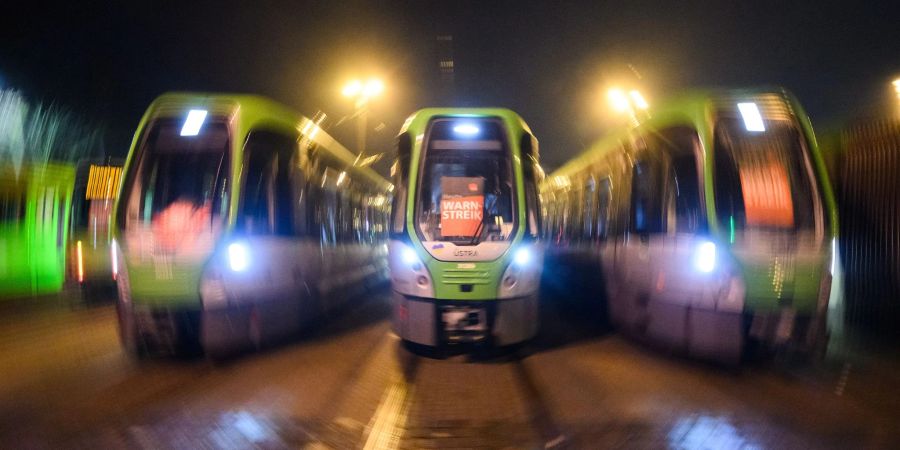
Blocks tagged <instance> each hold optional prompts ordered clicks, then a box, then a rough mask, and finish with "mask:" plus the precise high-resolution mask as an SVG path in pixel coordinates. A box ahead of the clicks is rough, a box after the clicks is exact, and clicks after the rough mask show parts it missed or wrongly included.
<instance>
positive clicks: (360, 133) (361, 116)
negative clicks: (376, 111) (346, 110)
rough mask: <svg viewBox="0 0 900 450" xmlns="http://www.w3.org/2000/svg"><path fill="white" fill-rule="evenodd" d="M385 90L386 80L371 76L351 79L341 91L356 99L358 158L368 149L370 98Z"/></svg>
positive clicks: (345, 95)
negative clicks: (367, 130) (364, 80)
mask: <svg viewBox="0 0 900 450" xmlns="http://www.w3.org/2000/svg"><path fill="white" fill-rule="evenodd" d="M383 92H384V82H382V81H381V80H379V79H378V78H370V79H369V80H367V81H366V82H362V81H360V80H351V81H350V82H348V83H347V84H346V85H345V86H344V89H342V90H341V93H342V94H343V95H344V97H348V98H351V99H354V100H355V101H354V103H353V105H354V107H355V109H356V110H355V112H354V115H355V116H356V118H357V119H356V123H357V134H356V144H357V147H358V151H359V155H358V156H357V159H359V157H361V156H362V155H363V153H365V151H366V128H367V126H366V122H367V119H368V117H367V116H368V113H369V108H368V106H369V100H371V99H373V98H375V97H378V96H379V95H381V94H382V93H383Z"/></svg>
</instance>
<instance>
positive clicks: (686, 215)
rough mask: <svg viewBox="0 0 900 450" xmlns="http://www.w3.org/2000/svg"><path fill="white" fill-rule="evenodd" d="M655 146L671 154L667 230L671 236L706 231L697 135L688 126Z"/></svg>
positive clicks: (667, 134) (668, 134)
mask: <svg viewBox="0 0 900 450" xmlns="http://www.w3.org/2000/svg"><path fill="white" fill-rule="evenodd" d="M655 146H656V147H657V148H658V149H659V150H661V153H662V154H663V155H668V159H669V168H668V171H667V180H666V209H667V212H666V228H667V230H668V231H669V232H670V233H676V232H677V233H696V232H698V231H702V228H703V220H702V218H703V210H702V202H701V196H700V177H699V176H698V173H697V156H696V152H695V149H696V148H697V147H698V146H699V138H698V136H697V133H696V132H695V131H694V130H692V129H690V128H686V127H678V128H670V129H667V130H663V131H662V132H661V133H660V136H659V139H656V140H655Z"/></svg>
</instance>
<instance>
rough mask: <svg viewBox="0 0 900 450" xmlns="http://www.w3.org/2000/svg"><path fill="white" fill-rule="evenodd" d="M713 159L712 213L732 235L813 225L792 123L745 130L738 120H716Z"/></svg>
mask: <svg viewBox="0 0 900 450" xmlns="http://www.w3.org/2000/svg"><path fill="white" fill-rule="evenodd" d="M715 160H716V166H715V175H716V182H715V188H716V192H715V199H716V211H717V215H718V218H719V221H720V223H721V225H722V227H723V228H724V229H725V230H730V231H731V235H732V237H733V236H734V233H735V232H736V231H741V230H750V229H754V230H771V231H801V230H808V229H813V228H815V226H816V210H817V208H816V203H815V199H814V195H815V192H816V189H815V184H814V181H813V179H812V178H810V174H809V170H808V169H807V161H808V155H807V150H806V147H805V145H804V143H803V135H802V134H801V132H800V130H799V129H798V128H797V126H796V125H794V124H793V123H792V122H788V121H768V122H766V124H765V129H764V130H758V131H756V130H754V131H748V130H747V127H746V126H745V124H744V123H743V122H741V121H740V120H737V119H734V120H732V119H722V120H719V122H718V123H717V126H716V134H715Z"/></svg>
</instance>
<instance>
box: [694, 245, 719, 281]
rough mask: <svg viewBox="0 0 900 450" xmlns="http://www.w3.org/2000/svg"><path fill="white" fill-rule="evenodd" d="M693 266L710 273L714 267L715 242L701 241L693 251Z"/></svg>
mask: <svg viewBox="0 0 900 450" xmlns="http://www.w3.org/2000/svg"><path fill="white" fill-rule="evenodd" d="M694 268H695V269H697V270H698V271H700V272H703V273H710V272H712V271H713V270H715V268H716V244H714V243H712V242H708V241H707V242H703V243H701V244H700V245H698V246H697V250H696V251H695V253H694Z"/></svg>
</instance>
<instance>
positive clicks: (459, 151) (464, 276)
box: [390, 108, 543, 347]
mask: <svg viewBox="0 0 900 450" xmlns="http://www.w3.org/2000/svg"><path fill="white" fill-rule="evenodd" d="M397 150H398V151H397V153H398V158H397V161H396V163H395V164H394V166H393V168H392V175H393V177H394V185H395V187H396V190H395V195H394V202H393V211H392V217H391V244H390V265H391V282H392V288H393V292H392V298H393V304H394V308H393V319H394V327H395V331H396V333H397V334H398V335H399V336H400V337H401V338H402V339H403V340H405V341H408V342H412V343H415V344H420V345H426V346H432V347H439V346H441V345H444V344H448V343H459V342H475V343H483V344H487V345H497V346H503V345H509V344H514V343H518V342H522V341H524V340H527V339H529V338H531V337H533V336H534V335H535V334H536V333H537V330H538V288H539V283H540V275H541V268H542V259H543V249H542V248H541V246H540V245H539V244H540V241H539V235H540V219H541V213H540V203H539V197H538V191H537V186H538V185H539V183H540V182H541V180H542V179H543V171H542V169H541V167H540V165H539V164H538V144H537V140H536V139H535V137H534V135H533V134H532V132H531V130H530V129H529V128H528V125H526V124H525V122H524V121H523V120H522V118H521V117H519V116H518V115H517V114H516V113H514V112H512V111H510V110H508V109H500V108H459V109H458V108H447V109H444V108H431V109H423V110H420V111H418V112H416V113H414V114H413V115H412V116H410V117H409V118H408V119H407V120H406V123H405V124H404V125H403V127H402V129H401V130H400V135H399V137H398V149H397Z"/></svg>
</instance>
